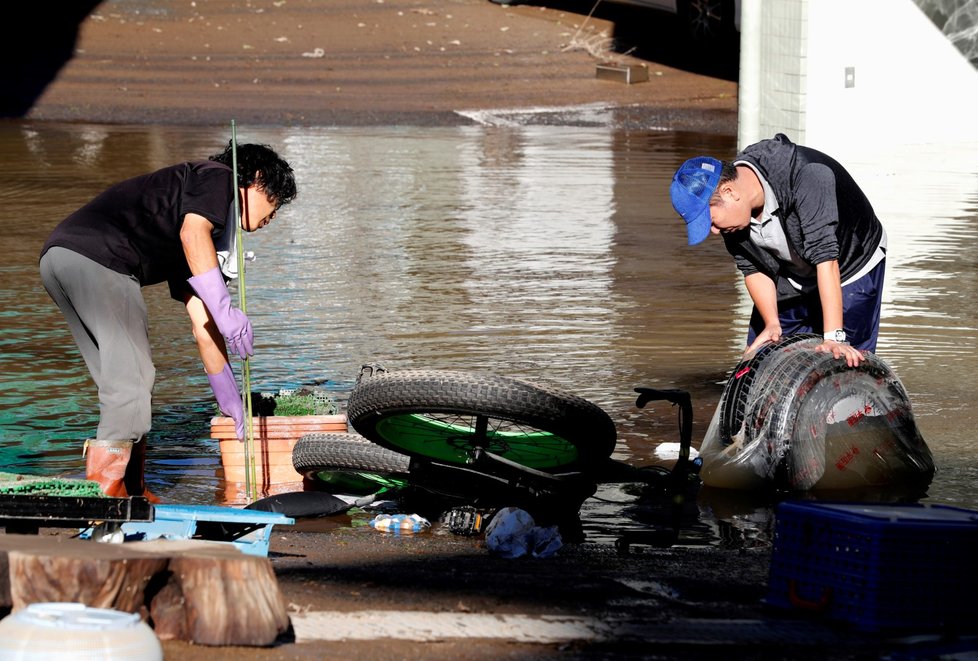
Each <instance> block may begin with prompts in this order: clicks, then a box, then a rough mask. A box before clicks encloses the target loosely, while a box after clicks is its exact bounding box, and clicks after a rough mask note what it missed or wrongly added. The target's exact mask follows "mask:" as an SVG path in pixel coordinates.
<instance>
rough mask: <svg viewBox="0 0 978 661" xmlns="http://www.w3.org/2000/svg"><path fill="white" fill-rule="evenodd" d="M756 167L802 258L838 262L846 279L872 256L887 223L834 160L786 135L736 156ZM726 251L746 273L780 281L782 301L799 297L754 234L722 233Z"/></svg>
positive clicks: (778, 282)
mask: <svg viewBox="0 0 978 661" xmlns="http://www.w3.org/2000/svg"><path fill="white" fill-rule="evenodd" d="M734 161H735V162H736V161H746V162H748V163H750V164H751V165H753V166H754V167H756V168H757V170H758V172H760V173H761V175H762V176H763V177H764V178H765V179H766V180H767V182H768V184H770V186H771V188H772V189H773V190H774V196H775V197H776V198H777V200H778V205H779V208H778V210H777V211H776V212H775V213H774V215H775V216H776V217H778V218H779V219H780V220H781V226H782V227H783V228H784V233H785V236H786V237H787V238H788V241H789V242H790V243H791V244H792V246H794V248H795V250H796V251H797V253H798V254H799V255H801V257H802V258H803V259H804V260H805V261H807V262H809V263H810V264H812V265H813V266H814V265H817V264H820V263H822V262H826V261H829V260H832V259H836V260H838V261H839V271H840V273H841V276H842V281H843V282H845V280H846V279H847V278H848V277H850V276H852V275H854V274H856V273H857V272H858V271H859V269H861V268H862V267H863V266H865V264H866V263H867V262H868V261H869V260H870V258H871V257H872V256H873V253H874V252H875V251H876V248H877V246H878V245H879V243H880V240H881V239H882V236H883V226H882V224H881V223H880V221H879V219H878V218H877V217H876V213H875V212H874V211H873V207H872V205H871V204H870V203H869V200H868V199H866V196H865V194H863V192H862V190H861V189H860V188H859V186H858V185H857V184H856V182H855V181H854V180H853V178H852V176H850V175H849V173H848V172H847V171H846V169H845V168H844V167H842V165H840V164H839V163H838V162H837V161H836V160H835V159H833V158H832V157H830V156H827V155H826V154H823V153H822V152H820V151H817V150H815V149H811V148H809V147H803V146H801V145H796V144H794V143H793V142H791V140H789V139H788V137H787V136H785V135H784V134H782V133H779V134H777V135H776V136H775V137H774V138H773V139H770V140H762V141H760V142H758V143H756V144H753V145H750V146H749V147H747V148H746V149H744V150H743V151H742V152H741V153H740V154H738V155H737V156H736V158H734ZM722 236H723V239H724V243H725V244H726V247H727V250H728V251H729V252H730V254H731V255H733V256H734V259H735V261H736V263H737V268H738V269H740V271H741V273H743V274H744V275H745V276H747V275H750V274H752V273H757V272H761V273H764V274H766V275H768V276H770V277H771V278H772V279H773V280H774V281H775V282H776V283H777V285H778V299H779V300H784V299H786V298H791V297H793V296H797V295H798V294H799V292H798V291H797V290H796V289H794V288H793V287H791V285H789V284H788V283H787V282H786V281H785V280H784V277H782V276H787V275H788V274H787V273H782V272H781V266H780V263H779V262H778V260H777V259H775V258H774V256H772V255H771V254H770V253H768V252H767V251H766V250H764V249H763V248H759V247H757V246H756V245H754V244H753V243H752V242H751V240H750V232H749V231H747V230H745V231H742V232H733V233H730V234H724V235H722Z"/></svg>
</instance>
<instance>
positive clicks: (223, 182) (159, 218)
mask: <svg viewBox="0 0 978 661" xmlns="http://www.w3.org/2000/svg"><path fill="white" fill-rule="evenodd" d="M232 201H233V199H232V192H231V169H230V168H229V167H227V166H225V165H222V164H221V163H215V162H213V161H195V162H188V163H181V164H179V165H172V166H170V167H166V168H163V169H161V170H157V171H156V172H152V173H150V174H145V175H141V176H139V177H134V178H132V179H127V180H125V181H122V182H120V183H118V184H115V185H114V186H112V187H110V188H108V189H107V190H105V191H104V192H102V193H101V194H100V195H98V196H97V197H96V198H95V199H93V200H92V201H91V202H89V203H88V204H86V205H85V206H83V207H82V208H80V209H78V210H77V211H75V212H74V213H73V214H71V215H70V216H68V217H67V218H65V219H64V220H63V221H61V223H60V224H59V225H58V226H57V227H55V228H54V231H53V232H52V233H51V236H50V237H48V240H47V242H45V244H44V247H43V248H42V249H41V255H42V256H43V255H44V253H45V252H47V250H48V248H51V247H53V246H60V247H62V248H67V249H68V250H72V251H74V252H77V253H78V254H80V255H84V256H85V257H88V258H89V259H91V260H93V261H95V262H98V263H99V264H102V265H103V266H105V267H107V268H110V269H112V270H113V271H117V272H119V273H124V274H127V275H132V276H135V278H136V279H137V280H138V281H139V284H140V285H141V286H146V285H154V284H157V283H160V282H163V281H166V280H169V281H170V289H171V293H173V294H174V296H175V297H176V294H177V292H178V291H184V290H186V289H187V284H186V279H187V278H189V277H190V276H191V275H192V274H191V273H190V267H189V266H188V265H187V259H186V257H185V256H184V252H183V245H182V244H181V243H180V228H181V227H182V226H183V219H184V217H185V216H186V215H187V214H188V213H195V214H198V215H201V216H203V217H204V218H206V219H207V220H209V221H210V222H211V223H212V224H213V225H214V232H213V233H212V234H213V236H215V237H216V236H218V235H219V234H220V233H221V231H222V230H223V229H224V225H225V223H226V222H227V219H228V210H229V209H231V204H232Z"/></svg>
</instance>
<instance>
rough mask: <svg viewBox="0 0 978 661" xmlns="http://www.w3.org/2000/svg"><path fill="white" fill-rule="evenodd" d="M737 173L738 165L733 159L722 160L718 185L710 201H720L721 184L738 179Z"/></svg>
mask: <svg viewBox="0 0 978 661" xmlns="http://www.w3.org/2000/svg"><path fill="white" fill-rule="evenodd" d="M737 175H738V172H737V166H736V165H735V164H734V162H733V161H720V179H719V180H718V181H717V187H716V188H715V189H714V190H713V195H711V196H710V201H711V202H719V201H720V185H721V184H725V183H727V182H728V181H734V180H735V179H737Z"/></svg>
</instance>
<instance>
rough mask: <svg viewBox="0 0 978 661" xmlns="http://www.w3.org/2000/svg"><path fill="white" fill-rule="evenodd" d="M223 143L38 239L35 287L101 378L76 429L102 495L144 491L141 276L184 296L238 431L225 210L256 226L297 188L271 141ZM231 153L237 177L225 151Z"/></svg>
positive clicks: (240, 335)
mask: <svg viewBox="0 0 978 661" xmlns="http://www.w3.org/2000/svg"><path fill="white" fill-rule="evenodd" d="M232 149H233V146H232V144H230V143H229V144H228V146H227V147H226V148H225V149H224V151H223V152H222V153H220V154H216V155H214V156H212V157H210V159H209V160H204V161H188V162H184V163H180V164H177V165H172V166H169V167H165V168H162V169H160V170H157V171H156V172H152V173H149V174H145V175H142V176H138V177H134V178H132V179H128V180H126V181H122V182H120V183H118V184H115V185H114V186H111V187H110V188H108V189H107V190H105V191H104V192H102V193H101V194H99V195H98V196H97V197H95V198H94V199H93V200H92V201H90V202H89V203H88V204H86V205H85V206H83V207H82V208H80V209H78V210H77V211H75V212H74V213H72V214H71V215H70V216H68V217H67V218H66V219H64V220H63V221H62V222H61V223H60V224H59V225H58V226H57V227H56V228H55V229H54V231H53V232H52V233H51V235H50V237H49V238H48V240H47V241H46V242H45V244H44V247H43V248H42V250H41V257H40V271H41V279H42V281H43V283H44V288H45V289H46V290H47V292H48V294H49V295H50V296H51V298H52V299H53V300H54V302H55V303H56V304H57V306H58V307H59V308H60V309H61V312H62V314H63V315H64V317H65V320H66V321H67V322H68V328H69V329H70V331H71V334H72V336H73V338H74V340H75V343H76V344H77V345H78V349H79V351H80V352H81V355H82V358H83V359H84V360H85V364H86V365H87V366H88V369H89V372H90V373H91V375H92V379H93V380H94V381H95V385H96V386H97V388H98V397H99V425H98V430H97V432H96V435H95V438H94V439H89V440H87V441H85V448H84V450H83V455H84V457H85V474H86V477H87V479H90V480H95V481H97V482H98V483H99V485H100V486H101V488H102V490H103V491H104V492H105V493H106V495H109V496H117V497H125V496H135V495H145V496H146V497H147V498H149V499H150V500H152V501H154V502H156V501H157V500H158V499H157V498H156V497H155V496H153V495H152V494H150V493H149V492H148V491H147V490H146V486H145V480H144V467H145V459H146V440H145V439H146V434H147V433H148V432H149V430H150V428H151V399H152V391H153V382H154V379H155V376H156V370H155V367H154V366H153V361H152V356H151V353H150V343H149V332H148V328H149V323H148V319H147V313H146V305H145V302H144V301H143V298H142V294H141V292H140V288H141V287H144V286H147V285H153V284H157V283H161V282H167V283H168V284H169V288H170V294H171V296H172V297H173V298H175V299H177V300H179V301H181V302H182V303H184V305H185V306H186V309H187V313H188V314H189V316H190V319H191V326H192V330H193V336H194V339H195V341H196V344H197V348H198V350H199V352H200V356H201V360H202V362H203V365H204V371H205V372H206V373H207V377H208V380H209V382H210V384H211V388H212V390H213V392H214V396H215V398H216V400H217V403H218V406H219V407H220V410H221V412H222V413H223V414H225V415H228V416H230V417H232V418H233V419H234V422H235V426H236V428H237V434H238V438H239V439H243V438H244V411H243V406H242V398H241V394H240V392H239V390H238V386H237V382H236V380H235V377H234V373H233V371H232V370H231V365H230V362H229V361H228V349H230V351H231V352H232V353H234V354H237V355H238V356H240V357H241V358H245V357H247V356H250V355H252V353H253V343H254V335H253V330H252V327H251V322H250V321H249V320H248V317H247V316H246V315H245V314H244V313H243V312H242V311H241V310H238V309H237V308H235V307H234V306H232V305H231V297H230V294H229V292H228V289H227V284H226V283H227V280H226V278H231V277H236V276H237V267H238V265H237V260H236V253H235V243H234V239H235V232H236V231H237V230H238V227H237V226H236V224H235V222H234V218H235V206H234V205H235V199H234V193H233V191H237V195H238V202H239V204H240V207H239V208H240V220H241V222H240V229H242V230H244V231H246V232H253V231H255V230H257V229H260V228H262V227H265V226H266V225H268V223H269V222H271V220H272V219H273V218H275V214H276V212H277V211H278V209H279V208H280V207H281V206H282V205H285V204H288V203H290V202H291V201H292V200H293V199H295V196H296V185H295V177H294V174H293V171H292V168H291V167H290V166H289V164H288V163H287V162H286V161H284V160H283V159H282V158H280V157H279V156H278V154H276V153H275V151H273V150H272V149H271V148H270V147H269V146H267V145H258V144H245V145H238V146H237V148H236V153H233V151H232ZM234 158H236V160H237V181H236V185H235V184H233V183H232V171H231V170H232V163H233V162H234V160H233V159H234Z"/></svg>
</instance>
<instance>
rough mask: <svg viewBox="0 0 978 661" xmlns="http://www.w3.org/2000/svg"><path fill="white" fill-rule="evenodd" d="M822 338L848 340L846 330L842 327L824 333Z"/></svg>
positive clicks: (837, 340) (839, 340)
mask: <svg viewBox="0 0 978 661" xmlns="http://www.w3.org/2000/svg"><path fill="white" fill-rule="evenodd" d="M822 339H823V340H833V341H835V342H845V341H846V332H845V331H844V330H842V329H841V328H837V329H835V330H834V331H829V332H828V333H824V334H823V335H822Z"/></svg>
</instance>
